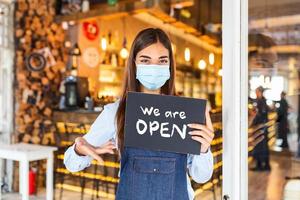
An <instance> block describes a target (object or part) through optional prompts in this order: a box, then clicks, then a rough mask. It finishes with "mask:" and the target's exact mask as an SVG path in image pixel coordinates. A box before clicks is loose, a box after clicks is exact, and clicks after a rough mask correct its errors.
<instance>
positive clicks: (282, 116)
mask: <svg viewBox="0 0 300 200" xmlns="http://www.w3.org/2000/svg"><path fill="white" fill-rule="evenodd" d="M285 97H286V93H285V92H284V91H283V92H281V99H280V101H279V104H280V105H279V108H278V109H277V122H278V125H277V134H278V135H277V137H278V138H279V139H282V143H281V145H280V147H282V148H288V147H289V145H288V140H287V135H288V132H289V124H288V109H289V105H288V102H287V101H286V99H285Z"/></svg>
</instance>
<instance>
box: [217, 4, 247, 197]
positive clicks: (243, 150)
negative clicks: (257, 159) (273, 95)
mask: <svg viewBox="0 0 300 200" xmlns="http://www.w3.org/2000/svg"><path fill="white" fill-rule="evenodd" d="M222 27H223V29H222V52H223V59H222V66H223V70H222V72H223V80H222V93H223V95H222V102H223V103H222V112H223V113H222V122H223V182H222V186H223V187H222V188H223V190H222V199H230V200H247V199H248V0H223V2H222ZM225 195H227V196H228V197H229V198H225Z"/></svg>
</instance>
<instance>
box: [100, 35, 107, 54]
mask: <svg viewBox="0 0 300 200" xmlns="http://www.w3.org/2000/svg"><path fill="white" fill-rule="evenodd" d="M101 49H102V50H103V51H106V49H107V40H106V38H105V37H102V38H101Z"/></svg>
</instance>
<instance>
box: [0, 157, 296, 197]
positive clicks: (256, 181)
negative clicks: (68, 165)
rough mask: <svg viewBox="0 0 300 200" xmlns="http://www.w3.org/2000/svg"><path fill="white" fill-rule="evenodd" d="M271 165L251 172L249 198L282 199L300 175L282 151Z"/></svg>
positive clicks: (293, 163)
mask: <svg viewBox="0 0 300 200" xmlns="http://www.w3.org/2000/svg"><path fill="white" fill-rule="evenodd" d="M271 167H272V170H271V172H249V200H281V199H282V195H283V189H284V186H285V183H286V179H285V178H286V176H289V177H295V176H300V162H294V161H292V159H291V157H290V156H287V155H285V154H282V153H281V154H280V153H279V154H278V153H277V154H272V156H271ZM217 193H218V194H217V198H216V199H221V198H220V196H221V195H220V190H218V191H217ZM56 194H57V193H56ZM57 196H58V194H57ZM79 198H80V194H79V193H75V192H68V191H65V192H64V195H63V199H62V200H77V199H79ZM2 199H3V200H19V199H21V197H20V195H18V194H6V195H3V198H2ZM30 199H32V200H44V199H45V196H44V192H41V193H40V195H38V196H37V197H36V196H32V197H31V198H30ZM56 199H58V198H56ZM84 199H87V200H89V199H91V198H90V196H89V195H85V198H84ZM100 199H101V200H106V199H104V198H100ZM196 200H214V198H213V194H212V192H203V193H202V194H200V195H199V196H198V197H197V198H196Z"/></svg>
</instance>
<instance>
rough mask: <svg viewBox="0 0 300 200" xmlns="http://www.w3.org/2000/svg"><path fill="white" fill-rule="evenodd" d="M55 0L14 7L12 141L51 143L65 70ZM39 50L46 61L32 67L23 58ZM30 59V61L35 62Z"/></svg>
mask: <svg viewBox="0 0 300 200" xmlns="http://www.w3.org/2000/svg"><path fill="white" fill-rule="evenodd" d="M54 17H55V0H47V1H40V0H18V1H16V9H15V23H14V24H15V33H14V34H15V41H16V57H15V72H16V79H15V80H16V81H15V101H16V102H15V105H16V107H15V125H16V129H15V130H16V136H17V137H16V138H15V142H27V143H34V144H53V143H54V136H53V134H54V132H55V126H54V124H53V122H52V120H51V117H52V113H53V109H54V108H55V107H56V106H57V104H58V101H59V85H60V83H61V80H62V77H63V73H64V70H65V61H66V59H67V58H66V56H67V53H66V50H65V49H64V39H65V32H64V30H63V29H62V26H61V25H60V24H57V23H55V22H54ZM35 52H36V53H40V54H42V55H43V57H44V58H45V60H46V65H45V67H44V68H43V69H40V70H31V69H30V68H28V66H27V61H26V59H27V58H28V57H29V56H30V55H31V54H32V53H35ZM35 62H37V61H33V62H32V64H33V65H34V64H35Z"/></svg>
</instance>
